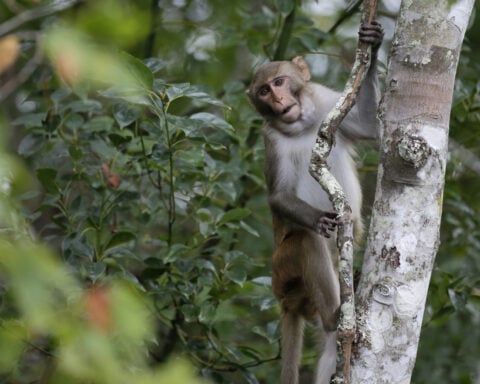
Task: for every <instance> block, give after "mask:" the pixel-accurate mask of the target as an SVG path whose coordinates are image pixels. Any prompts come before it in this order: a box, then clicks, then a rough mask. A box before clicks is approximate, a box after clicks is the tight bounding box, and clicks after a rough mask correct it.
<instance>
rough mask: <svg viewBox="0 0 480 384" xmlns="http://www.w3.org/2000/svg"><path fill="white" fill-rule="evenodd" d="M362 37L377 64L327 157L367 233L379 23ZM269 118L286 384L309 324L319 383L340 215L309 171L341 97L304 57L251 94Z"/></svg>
mask: <svg viewBox="0 0 480 384" xmlns="http://www.w3.org/2000/svg"><path fill="white" fill-rule="evenodd" d="M359 34H360V39H361V40H362V41H364V42H367V43H369V44H371V45H372V62H371V66H370V69H369V72H368V74H367V78H366V79H365V82H364V83H363V85H362V87H361V89H360V91H359V95H358V98H357V103H356V106H355V107H354V108H352V110H351V111H350V112H349V114H348V115H347V116H346V117H345V119H344V121H343V122H342V124H341V126H340V128H339V130H338V131H337V133H336V138H335V140H336V145H335V146H334V148H333V149H332V151H331V153H330V156H329V158H328V165H329V167H330V170H331V172H332V173H333V175H334V176H335V177H336V178H337V180H338V181H339V183H340V184H341V185H342V187H343V189H344V191H345V194H346V196H347V198H348V201H349V202H350V205H351V207H352V211H353V212H352V217H353V221H354V228H355V232H356V234H358V233H361V231H362V220H361V216H360V210H361V204H362V191H361V189H360V184H359V181H358V175H357V171H356V168H355V163H354V161H353V159H352V156H353V155H354V146H353V145H354V143H355V141H356V140H359V139H368V138H375V137H377V132H376V110H377V104H378V96H379V92H378V80H377V71H376V59H377V51H378V48H379V46H380V44H381V41H382V38H383V30H382V27H381V25H380V24H379V23H377V22H373V23H372V24H370V25H364V26H362V28H361V31H360V33H359ZM247 93H248V94H249V97H250V99H251V101H252V103H253V104H254V106H255V107H256V109H257V110H258V112H260V113H261V114H262V115H263V117H264V118H265V120H266V124H265V126H264V128H263V135H264V140H265V177H266V180H267V186H268V193H269V204H270V208H271V211H272V218H273V230H274V248H275V250H274V254H273V260H272V286H273V292H274V294H275V296H276V298H277V299H278V301H279V302H280V305H281V309H282V319H281V323H282V373H281V384H297V383H298V368H299V364H300V358H301V350H302V343H303V324H304V320H308V321H312V322H314V323H315V324H316V326H317V327H318V332H319V334H320V336H321V342H322V352H321V356H320V360H319V363H318V367H317V374H316V381H315V383H316V384H328V383H329V382H330V378H331V376H332V375H333V373H334V372H335V366H336V337H337V336H336V328H337V322H338V313H339V305H340V297H339V296H340V295H339V283H338V276H337V271H336V257H337V255H338V251H337V249H336V246H335V244H334V241H333V240H332V239H329V238H330V233H331V232H332V231H334V230H335V228H336V226H337V224H338V220H339V219H338V218H337V215H336V214H335V213H334V212H331V210H332V206H331V203H330V201H329V199H328V197H327V194H326V193H325V192H324V191H323V189H322V187H321V186H320V185H319V184H318V183H317V182H316V181H315V179H314V178H313V177H312V176H311V175H310V174H309V171H308V168H309V162H310V157H311V153H312V148H313V146H314V144H315V140H316V136H317V131H318V129H319V127H320V124H321V123H322V121H323V120H324V118H325V117H326V114H327V113H328V111H330V109H331V108H332V107H333V106H334V105H335V103H336V101H337V100H338V98H339V93H337V92H335V91H332V90H330V89H328V88H326V87H324V86H322V85H320V84H316V83H313V82H310V71H309V68H308V66H307V64H306V62H305V61H304V60H303V58H301V57H296V58H295V59H293V60H292V61H291V62H289V61H278V62H271V63H268V64H264V65H262V66H261V67H260V68H259V69H258V71H257V73H256V74H255V77H254V79H253V81H252V83H251V85H250V87H249V89H248V91H247Z"/></svg>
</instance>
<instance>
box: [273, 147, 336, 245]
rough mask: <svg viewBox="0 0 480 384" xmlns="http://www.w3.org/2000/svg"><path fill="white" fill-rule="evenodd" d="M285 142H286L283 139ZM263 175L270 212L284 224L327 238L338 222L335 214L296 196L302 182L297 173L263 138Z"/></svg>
mask: <svg viewBox="0 0 480 384" xmlns="http://www.w3.org/2000/svg"><path fill="white" fill-rule="evenodd" d="M286 140H287V139H286ZM265 144H266V152H265V176H266V180H267V186H268V192H269V197H268V202H269V205H270V208H271V210H272V213H273V214H274V216H276V217H278V218H282V219H283V221H284V223H285V224H287V225H288V223H291V224H294V225H298V226H301V227H304V228H308V229H310V230H312V231H314V232H316V233H318V234H320V235H323V236H325V237H330V235H329V233H328V232H329V231H333V230H334V229H335V227H336V226H337V224H338V222H339V220H338V218H337V214H336V213H335V212H326V211H323V210H321V209H318V208H316V207H313V206H312V205H310V204H309V203H307V202H306V201H304V200H303V199H301V198H299V197H298V195H297V188H299V185H300V184H301V183H303V182H305V181H304V180H302V179H301V178H300V177H299V176H298V170H296V169H295V167H294V166H293V164H292V163H291V158H290V156H288V155H287V154H282V153H279V152H280V148H276V147H275V145H274V144H273V143H272V142H271V141H270V140H269V139H268V137H266V138H265Z"/></svg>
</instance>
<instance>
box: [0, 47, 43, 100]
mask: <svg viewBox="0 0 480 384" xmlns="http://www.w3.org/2000/svg"><path fill="white" fill-rule="evenodd" d="M42 58H43V54H42V50H41V49H40V48H39V46H38V45H37V50H36V51H35V54H34V56H33V57H32V58H31V59H30V60H29V61H28V62H27V63H26V64H25V66H24V67H23V68H22V69H21V70H20V72H19V73H18V75H17V76H15V77H13V78H11V79H10V80H8V81H7V82H6V83H5V84H4V85H3V86H2V87H1V88H0V102H2V101H4V100H5V99H6V98H7V97H8V96H10V95H11V94H12V93H13V92H15V90H16V89H17V88H18V87H19V86H20V85H22V84H23V83H25V82H26V81H27V80H28V79H29V78H30V76H32V75H33V72H35V70H36V69H37V68H38V66H39V65H40V64H41V63H42Z"/></svg>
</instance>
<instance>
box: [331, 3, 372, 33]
mask: <svg viewBox="0 0 480 384" xmlns="http://www.w3.org/2000/svg"><path fill="white" fill-rule="evenodd" d="M362 1H363V0H355V1H354V2H353V3H351V4H350V5H349V6H348V7H347V9H345V10H344V11H343V12H342V14H341V15H340V17H339V19H338V20H337V21H336V22H335V24H333V25H332V26H331V27H330V29H329V30H328V34H329V35H332V34H334V33H335V31H336V30H337V28H338V27H340V26H341V25H342V24H343V23H344V22H345V21H346V20H348V19H349V18H350V17H351V16H352V15H353V14H355V13H356V12H357V11H358V8H360V5H361V4H362Z"/></svg>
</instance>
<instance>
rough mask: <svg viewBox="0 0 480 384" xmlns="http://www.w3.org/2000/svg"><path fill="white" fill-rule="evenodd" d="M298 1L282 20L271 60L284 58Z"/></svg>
mask: <svg viewBox="0 0 480 384" xmlns="http://www.w3.org/2000/svg"><path fill="white" fill-rule="evenodd" d="M297 6H298V1H295V4H294V5H293V8H292V10H291V11H290V13H289V14H288V15H287V17H286V18H285V21H284V22H283V27H282V31H281V32H280V37H279V39H278V45H277V49H276V50H275V53H274V55H273V60H284V59H285V54H286V52H287V48H288V43H289V42H290V38H291V37H292V32H293V26H294V24H295V16H296V12H297Z"/></svg>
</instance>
